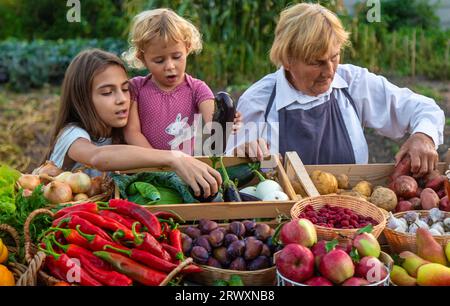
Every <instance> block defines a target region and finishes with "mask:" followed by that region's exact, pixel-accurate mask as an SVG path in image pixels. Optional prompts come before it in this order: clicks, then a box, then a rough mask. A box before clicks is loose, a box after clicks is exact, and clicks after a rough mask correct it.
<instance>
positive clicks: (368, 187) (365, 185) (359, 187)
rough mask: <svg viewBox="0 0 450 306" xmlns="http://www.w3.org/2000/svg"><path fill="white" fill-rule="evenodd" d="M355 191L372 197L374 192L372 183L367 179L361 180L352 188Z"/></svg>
mask: <svg viewBox="0 0 450 306" xmlns="http://www.w3.org/2000/svg"><path fill="white" fill-rule="evenodd" d="M352 190H353V191H357V192H359V193H360V194H362V195H363V196H365V197H370V195H371V194H372V184H371V183H369V182H367V181H361V182H359V183H358V184H356V186H355V187H353V189H352Z"/></svg>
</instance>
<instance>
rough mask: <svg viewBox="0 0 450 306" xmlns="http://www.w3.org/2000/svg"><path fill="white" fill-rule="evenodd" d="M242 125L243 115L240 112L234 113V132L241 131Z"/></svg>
mask: <svg viewBox="0 0 450 306" xmlns="http://www.w3.org/2000/svg"><path fill="white" fill-rule="evenodd" d="M241 127H242V115H241V113H240V112H236V114H235V115H234V121H233V130H232V132H231V133H232V134H236V133H237V131H239V130H240V129H241Z"/></svg>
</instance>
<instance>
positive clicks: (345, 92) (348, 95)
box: [342, 88, 362, 126]
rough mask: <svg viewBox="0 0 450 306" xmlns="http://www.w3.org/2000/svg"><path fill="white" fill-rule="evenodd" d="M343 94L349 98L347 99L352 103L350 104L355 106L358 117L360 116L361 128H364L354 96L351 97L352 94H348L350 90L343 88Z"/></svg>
mask: <svg viewBox="0 0 450 306" xmlns="http://www.w3.org/2000/svg"><path fill="white" fill-rule="evenodd" d="M342 92H343V93H344V95H345V96H346V97H347V99H348V101H349V102H350V104H351V105H352V106H353V109H354V110H355V113H356V116H358V119H359V122H361V126H362V120H361V116H360V115H359V113H358V109H357V108H356V104H355V101H354V100H353V98H352V96H350V93H349V92H348V89H347V88H342Z"/></svg>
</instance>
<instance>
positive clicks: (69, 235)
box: [49, 227, 89, 248]
mask: <svg viewBox="0 0 450 306" xmlns="http://www.w3.org/2000/svg"><path fill="white" fill-rule="evenodd" d="M49 230H53V231H57V232H59V233H62V234H63V236H64V238H65V239H66V241H67V242H68V243H71V244H76V245H79V246H81V247H83V248H87V247H88V245H89V241H88V240H87V239H86V238H84V237H83V236H81V235H80V234H79V233H78V232H77V231H76V230H73V229H65V228H59V227H51V228H50V229H49Z"/></svg>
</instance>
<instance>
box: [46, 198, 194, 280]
mask: <svg viewBox="0 0 450 306" xmlns="http://www.w3.org/2000/svg"><path fill="white" fill-rule="evenodd" d="M181 221H182V220H181V218H179V216H177V215H176V214H173V213H170V212H157V213H155V214H152V213H151V212H149V211H148V210H147V209H145V208H144V207H142V206H140V205H137V204H135V203H132V202H129V201H127V200H121V199H112V200H110V201H109V202H97V203H93V202H88V203H83V204H76V205H73V206H68V207H65V208H63V209H60V210H59V211H57V212H56V213H55V216H54V220H53V222H52V227H50V228H49V229H48V230H47V231H46V233H45V235H44V236H43V238H42V240H41V242H40V244H39V249H40V250H42V251H43V252H45V253H46V254H47V259H46V261H45V265H46V269H47V271H48V272H49V273H50V274H51V275H53V276H54V277H56V278H59V279H61V280H63V281H66V282H68V283H74V284H78V285H82V286H102V285H105V286H130V285H133V284H135V283H139V284H142V285H149V286H157V285H159V284H160V283H161V282H162V281H163V280H164V279H165V278H166V276H167V275H168V274H169V273H170V272H171V271H172V270H173V269H175V268H176V267H177V266H178V265H179V263H180V262H181V261H182V260H183V250H182V243H181V232H180V230H179V229H178V225H179V222H181ZM200 271H201V268H200V267H198V266H196V265H194V264H191V265H188V266H186V267H185V268H183V270H182V271H181V272H180V273H182V274H186V273H196V272H200Z"/></svg>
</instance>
